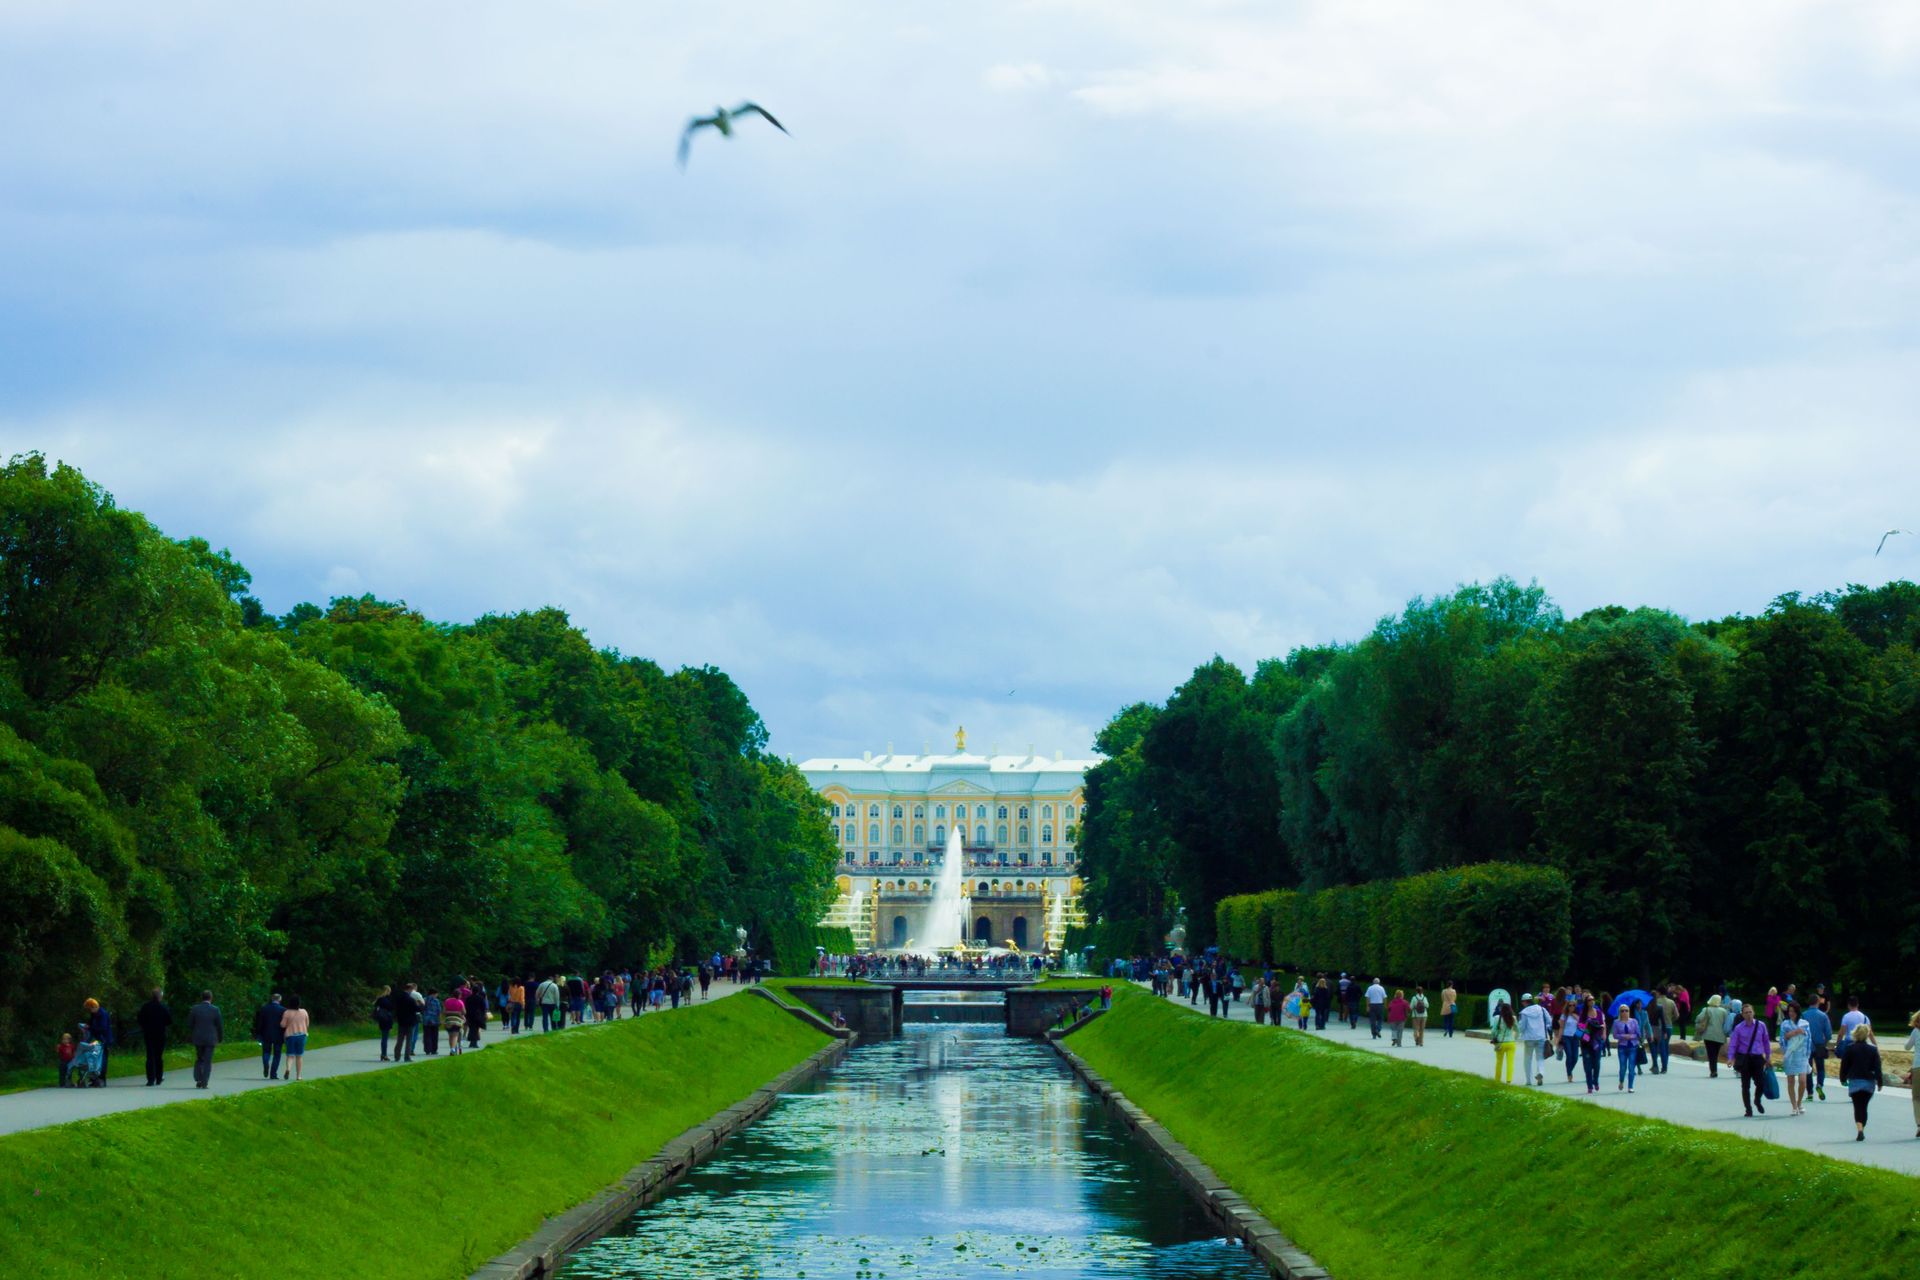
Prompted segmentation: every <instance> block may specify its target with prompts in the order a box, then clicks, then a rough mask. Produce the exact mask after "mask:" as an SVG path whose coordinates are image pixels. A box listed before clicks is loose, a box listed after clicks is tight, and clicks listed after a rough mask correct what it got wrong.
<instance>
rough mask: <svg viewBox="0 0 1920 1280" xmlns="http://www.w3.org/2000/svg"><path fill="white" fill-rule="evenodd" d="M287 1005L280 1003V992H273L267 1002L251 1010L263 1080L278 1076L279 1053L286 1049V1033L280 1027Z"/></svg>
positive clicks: (277, 1077)
mask: <svg viewBox="0 0 1920 1280" xmlns="http://www.w3.org/2000/svg"><path fill="white" fill-rule="evenodd" d="M286 1012H287V1006H285V1005H284V1004H281V1003H280V993H279V992H278V991H276V992H274V993H273V994H272V995H271V996H269V997H267V1002H266V1003H265V1004H263V1005H261V1006H260V1007H259V1008H258V1009H255V1010H254V1011H253V1038H254V1040H255V1041H256V1042H257V1043H258V1044H259V1045H260V1076H261V1078H262V1079H265V1080H278V1079H279V1078H280V1055H281V1054H282V1053H283V1052H284V1051H285V1050H286V1046H287V1033H286V1032H285V1031H282V1030H281V1029H280V1023H281V1019H282V1017H283V1016H284V1015H285V1014H286Z"/></svg>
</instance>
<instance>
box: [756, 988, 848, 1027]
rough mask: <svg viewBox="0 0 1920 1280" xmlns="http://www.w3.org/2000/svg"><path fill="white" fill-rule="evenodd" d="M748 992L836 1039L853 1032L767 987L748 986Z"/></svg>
mask: <svg viewBox="0 0 1920 1280" xmlns="http://www.w3.org/2000/svg"><path fill="white" fill-rule="evenodd" d="M747 994H748V995H750V996H759V997H760V998H761V999H762V1000H770V1001H772V1002H773V1003H774V1004H775V1005H778V1006H779V1007H780V1008H782V1009H785V1010H786V1011H787V1012H788V1013H790V1014H792V1015H793V1016H794V1017H796V1018H798V1019H800V1021H802V1022H804V1023H806V1024H807V1025H808V1026H810V1027H812V1028H813V1029H814V1030H815V1031H818V1032H820V1033H822V1034H823V1035H829V1036H832V1037H833V1038H834V1039H835V1040H845V1039H846V1038H847V1037H849V1036H851V1035H852V1034H853V1032H852V1031H849V1030H848V1029H847V1028H845V1027H836V1026H834V1025H833V1024H832V1023H831V1022H828V1021H827V1020H826V1019H825V1018H823V1017H821V1016H820V1015H819V1014H817V1013H815V1012H814V1011H813V1010H812V1009H809V1008H807V1007H806V1006H805V1005H792V1004H788V1003H787V1002H786V1001H785V1000H782V999H781V998H780V997H779V996H777V995H775V994H773V992H771V991H769V990H767V989H766V988H765V987H748V988H747Z"/></svg>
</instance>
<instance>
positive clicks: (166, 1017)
mask: <svg viewBox="0 0 1920 1280" xmlns="http://www.w3.org/2000/svg"><path fill="white" fill-rule="evenodd" d="M160 996H161V991H160V988H159V987H155V988H154V989H153V999H151V1000H149V1001H147V1002H146V1003H145V1004H143V1005H141V1006H140V1012H139V1014H138V1015H137V1016H138V1020H139V1023H140V1039H141V1040H142V1041H144V1042H145V1043H146V1046H147V1083H148V1084H150V1085H155V1084H159V1083H160V1079H161V1072H162V1068H163V1066H164V1063H162V1061H161V1055H162V1054H164V1053H165V1052H166V1051H167V1028H168V1027H170V1026H172V1025H173V1011H172V1010H171V1009H169V1008H167V1006H166V1005H165V1004H164V1003H162V1001H161V999H160Z"/></svg>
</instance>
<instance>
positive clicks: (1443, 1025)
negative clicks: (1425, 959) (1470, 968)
mask: <svg viewBox="0 0 1920 1280" xmlns="http://www.w3.org/2000/svg"><path fill="white" fill-rule="evenodd" d="M1459 1008H1460V993H1459V992H1458V991H1455V990H1454V989H1453V979H1452V978H1448V979H1447V981H1446V985H1445V986H1443V987H1441V988H1440V1034H1441V1035H1443V1036H1445V1037H1446V1038H1447V1039H1449V1040H1451V1039H1453V1015H1454V1013H1455V1012H1456V1011H1457V1010H1458V1009H1459Z"/></svg>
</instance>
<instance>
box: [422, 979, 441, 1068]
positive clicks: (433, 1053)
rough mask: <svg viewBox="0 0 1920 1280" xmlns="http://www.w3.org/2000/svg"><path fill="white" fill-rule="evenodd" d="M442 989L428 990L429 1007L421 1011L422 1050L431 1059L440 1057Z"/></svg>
mask: <svg viewBox="0 0 1920 1280" xmlns="http://www.w3.org/2000/svg"><path fill="white" fill-rule="evenodd" d="M442 1003H443V1002H442V1001H441V999H440V988H438V987H428V988H427V1005H426V1008H424V1009H422V1010H420V1049H421V1052H423V1053H425V1054H426V1055H427V1056H428V1057H429V1058H437V1057H439V1056H440V1006H441V1004H442Z"/></svg>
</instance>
